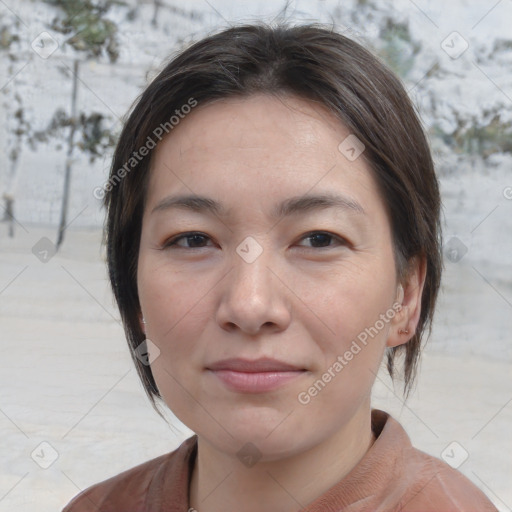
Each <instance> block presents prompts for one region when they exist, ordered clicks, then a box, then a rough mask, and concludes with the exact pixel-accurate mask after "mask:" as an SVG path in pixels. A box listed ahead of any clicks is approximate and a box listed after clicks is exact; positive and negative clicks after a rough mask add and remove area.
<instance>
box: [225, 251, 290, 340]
mask: <svg viewBox="0 0 512 512" xmlns="http://www.w3.org/2000/svg"><path fill="white" fill-rule="evenodd" d="M265 253H267V254H268V251H264V252H263V254H261V255H260V256H259V257H258V258H257V259H256V261H253V262H251V263H248V262H246V261H244V260H243V259H241V258H240V257H239V256H238V254H234V258H233V264H234V268H233V269H232V270H231V272H229V273H228V275H227V276H226V279H224V280H223V281H222V282H223V288H222V295H221V300H220V303H219V307H218V309H217V315H216V320H217V322H218V324H219V325H220V326H221V327H222V328H223V329H225V330H227V331H233V330H236V329H240V330H241V331H243V332H244V333H246V334H250V335H256V334H259V333H260V331H262V330H268V331H269V332H270V331H281V330H284V329H286V328H287V327H288V325H289V323H290V319H291V312H290V307H289V306H290V304H289V300H288V293H287V292H288V288H287V287H286V285H285V284H284V283H283V281H284V280H283V279H282V277H281V276H279V272H278V271H277V270H276V269H275V268H274V269H273V268H272V262H271V261H270V260H271V258H268V257H265ZM274 267H275V265H274Z"/></svg>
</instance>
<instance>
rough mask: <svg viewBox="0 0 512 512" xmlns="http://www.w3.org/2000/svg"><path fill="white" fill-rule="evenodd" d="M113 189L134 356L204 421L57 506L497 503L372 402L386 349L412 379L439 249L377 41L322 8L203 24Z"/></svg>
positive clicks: (153, 384)
mask: <svg viewBox="0 0 512 512" xmlns="http://www.w3.org/2000/svg"><path fill="white" fill-rule="evenodd" d="M105 192H106V196H105V205H106V207H107V209H108V217H107V223H106V234H107V246H108V266H109V273H110V279H111V283H112V287H113V291H114V294H115V297H116V300H117V302H118V305H119V308H120V311H121V315H122V319H123V323H124V326H125V330H126V335H127V339H128V341H129V344H130V347H131V351H132V355H133V359H134V362H135V365H136V367H137V370H138V372H139V375H140V377H141V379H142V382H143V384H144V387H145V389H146V391H147V393H148V396H149V398H150V399H151V401H152V402H153V405H155V404H156V402H155V400H156V399H162V400H163V401H164V402H165V403H166V405H167V406H168V407H169V408H170V409H171V410H172V411H173V413H174V414H175V415H176V416H177V417H178V418H179V419H180V420H181V421H182V422H183V423H184V424H186V425H187V426H188V427H189V428H190V429H192V430H193V431H194V432H195V433H196V435H194V436H193V437H191V438H189V439H188V440H186V441H185V442H184V443H183V444H182V445H181V446H180V447H179V448H178V449H177V450H176V451H174V452H172V453H170V454H166V455H163V456H161V457H159V458H157V459H154V460H151V461H149V462H147V463H145V464H142V465H140V466H137V467H136V468H133V469H130V470H128V471H126V472H124V473H122V474H120V475H117V476H114V477H112V478H111V479H110V480H107V481H105V482H102V483H99V484H97V485H95V486H93V487H91V488H90V489H88V490H86V491H84V492H83V493H82V494H80V495H79V496H78V497H76V498H75V499H74V500H73V501H72V502H71V503H70V504H69V505H68V506H67V507H66V508H65V511H66V512H78V511H85V510H87V511H89V510H91V511H93V510H101V511H102V512H103V511H105V512H106V511H123V512H129V511H134V512H135V511H151V512H152V511H155V512H156V511H162V512H163V511H164V510H165V511H186V510H197V511H199V512H217V511H226V510H227V511H231V510H242V511H245V512H252V511H260V510H276V511H280V512H292V511H298V510H304V511H308V512H313V511H339V510H350V511H363V510H368V511H370V510H371V511H374V510H381V511H384V510H386V511H398V510H401V511H420V510H421V511H426V510H435V511H444V510H457V511H469V510H479V511H483V510H496V509H495V508H494V507H493V505H492V504H491V503H490V501H489V500H488V499H487V498H486V497H485V496H484V495H483V493H482V492H481V491H480V490H478V489H477V488H476V487H475V486H474V485H473V484H472V483H471V482H470V481H469V480H468V479H466V478H465V477H464V476H463V475H462V474H460V473H458V472H457V471H455V470H453V469H452V468H451V467H449V466H448V465H447V464H445V463H444V462H442V461H441V460H438V459H436V458H434V457H431V456H429V455H427V454H425V453H423V452H420V451H419V450H416V449H415V448H413V447H412V446H411V443H410V441H409V438H408V437H407V434H406V433H405V431H404V430H403V429H402V427H401V426H400V425H399V424H398V423H397V422H396V421H395V420H394V419H393V418H391V417H390V416H389V415H388V414H387V413H385V412H383V411H378V410H372V408H371V400H370V396H371V388H372V385H373V383H374V380H375V377H376V373H377V371H378V368H379V366H380V364H381V361H382V359H383V357H384V356H386V357H387V365H388V369H389V371H390V373H391V375H392V376H393V374H394V368H395V365H394V363H395V359H396V357H397V356H399V355H400V354H401V353H402V354H403V356H404V368H403V371H404V384H405V386H404V392H405V393H407V392H408V390H409V389H410V386H411V384H412V382H413V379H414V376H415V368H416V365H417V361H418V358H419V355H420V345H421V340H422V338H423V337H424V334H425V332H426V330H427V329H428V328H430V325H431V322H432V317H433V312H434V306H435V302H436V296H437V292H438V289H439V284H440V275H441V268H442V260H441V248H440V236H441V234H440V221H439V212H440V197H439V189H438V183H437V179H436V175H435V172H434V168H433V163H432V159H431V155H430V151H429V147H428V144H427V142H426V139H425V136H424V134H423V131H422V129H421V126H420V123H419V121H418V119H417V117H416V114H415V112H414V109H413V107H412V106H411V103H410V101H409V100H408V98H407V95H406V93H405V91H404V89H403V86H402V85H401V84H400V82H399V80H398V79H397V78H396V77H395V76H394V75H393V74H392V73H391V72H390V71H389V70H388V69H387V68H386V67H385V66H383V65H382V64H381V63H380V62H379V61H378V60H377V59H376V58H375V57H374V56H372V55H371V54H370V53H369V52H368V51H367V50H365V49H364V48H362V47H361V46H360V45H358V44H356V43H355V42H353V41H351V40H349V39H347V38H345V37H343V36H341V35H339V34H337V33H335V32H333V31H331V30H328V29H325V28H322V27H320V26H317V25H305V26H297V27H288V26H278V27H274V28H270V27H267V26H264V25H247V26H238V27H233V28H230V29H228V30H225V31H223V32H221V33H218V34H216V35H213V36H210V37H207V38H205V39H203V40H202V41H199V42H198V43H196V44H194V45H193V46H191V47H190V48H188V49H186V50H185V51H183V52H182V53H181V54H179V55H178V56H177V57H175V58H174V59H173V60H172V61H171V62H170V63H169V64H168V65H167V66H166V68H165V69H164V70H163V71H162V72H161V73H160V74H159V76H158V77H157V78H156V79H155V80H154V81H153V82H152V83H151V84H150V85H149V86H148V88H147V89H146V90H145V91H144V93H143V94H142V96H141V97H140V99H139V100H138V102H137V104H136V105H135V107H134V109H133V111H132V113H131V115H130V117H129V119H128V121H127V122H126V124H125V127H124V130H123V132H122V134H121V137H120V140H119V143H118V146H117V149H116V153H115V156H114V161H113V165H112V171H111V176H110V179H109V182H108V183H107V185H106V186H105ZM155 407H156V405H155Z"/></svg>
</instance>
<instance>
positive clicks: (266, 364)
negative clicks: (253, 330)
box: [207, 358, 306, 393]
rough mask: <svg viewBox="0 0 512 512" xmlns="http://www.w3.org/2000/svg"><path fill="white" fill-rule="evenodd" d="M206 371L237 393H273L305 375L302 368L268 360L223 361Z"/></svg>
mask: <svg viewBox="0 0 512 512" xmlns="http://www.w3.org/2000/svg"><path fill="white" fill-rule="evenodd" d="M207 370H208V371H209V372H210V373H211V374H212V375H213V376H214V377H215V378H217V379H219V380H220V381H221V382H222V383H223V384H224V385H225V386H226V387H227V388H228V389H229V390H231V391H235V392H238V393H264V392H268V391H273V390H275V389H277V388H279V387H281V386H284V385H285V384H287V383H288V382H290V381H291V380H294V379H296V378H299V377H300V376H302V375H304V374H305V373H306V370H305V369H304V368H301V367H299V366H294V365H292V364H289V363H284V362H282V361H277V360H276V359H269V358H262V359H256V360H253V361H251V360H247V359H225V360H223V361H218V362H216V363H214V364H212V365H209V366H208V368H207Z"/></svg>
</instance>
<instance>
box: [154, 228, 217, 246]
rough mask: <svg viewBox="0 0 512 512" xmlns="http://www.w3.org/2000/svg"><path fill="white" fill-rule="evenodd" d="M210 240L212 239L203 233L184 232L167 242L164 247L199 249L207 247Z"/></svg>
mask: <svg viewBox="0 0 512 512" xmlns="http://www.w3.org/2000/svg"><path fill="white" fill-rule="evenodd" d="M208 240H210V238H209V237H208V236H207V235H205V234H203V233H196V232H191V233H183V234H181V235H178V236H175V237H173V238H171V239H170V240H168V241H167V242H165V244H164V245H163V248H170V247H178V248H180V249H199V248H201V247H206V246H207V245H206V243H207V242H208ZM182 242H183V243H182Z"/></svg>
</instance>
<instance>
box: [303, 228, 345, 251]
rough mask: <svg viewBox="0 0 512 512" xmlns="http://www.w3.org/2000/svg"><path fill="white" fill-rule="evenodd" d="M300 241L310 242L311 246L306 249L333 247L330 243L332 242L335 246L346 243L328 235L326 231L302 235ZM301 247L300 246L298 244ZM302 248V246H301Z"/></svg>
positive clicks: (339, 238) (330, 234) (341, 239)
mask: <svg viewBox="0 0 512 512" xmlns="http://www.w3.org/2000/svg"><path fill="white" fill-rule="evenodd" d="M301 240H310V242H311V245H309V246H306V247H313V248H315V249H316V248H324V247H334V245H332V244H331V242H334V243H335V245H338V246H339V245H347V241H346V240H344V239H343V238H341V237H339V236H337V235H334V234H332V233H328V232H326V231H312V232H310V233H307V234H306V235H304V236H303V237H302V238H301ZM298 245H302V244H298ZM302 247H304V245H302Z"/></svg>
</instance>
